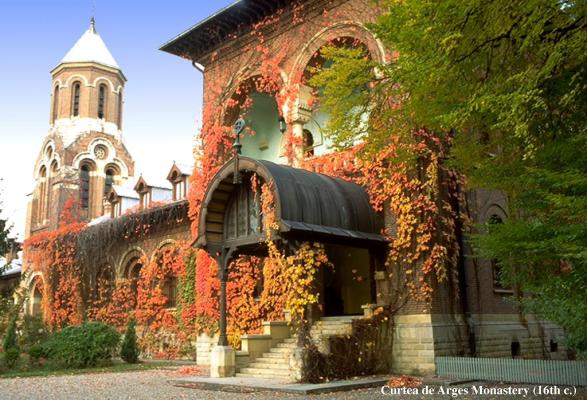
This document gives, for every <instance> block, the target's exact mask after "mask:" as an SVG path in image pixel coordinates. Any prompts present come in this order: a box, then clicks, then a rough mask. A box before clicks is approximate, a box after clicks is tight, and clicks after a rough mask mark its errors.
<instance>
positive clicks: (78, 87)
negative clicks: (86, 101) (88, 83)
mask: <svg viewBox="0 0 587 400" xmlns="http://www.w3.org/2000/svg"><path fill="white" fill-rule="evenodd" d="M80 90H81V84H80V83H79V82H75V83H74V84H73V93H72V95H73V102H72V107H71V110H72V112H71V113H72V114H73V116H74V117H77V116H78V115H79V97H80Z"/></svg>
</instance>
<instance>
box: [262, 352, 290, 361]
mask: <svg viewBox="0 0 587 400" xmlns="http://www.w3.org/2000/svg"><path fill="white" fill-rule="evenodd" d="M263 358H274V359H278V360H289V354H287V353H283V352H275V353H271V350H269V352H268V353H263Z"/></svg>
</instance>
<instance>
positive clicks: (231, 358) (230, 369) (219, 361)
mask: <svg viewBox="0 0 587 400" xmlns="http://www.w3.org/2000/svg"><path fill="white" fill-rule="evenodd" d="M235 374H236V351H234V349H233V348H232V347H231V346H216V347H214V348H213V349H212V351H211V352H210V376H211V377H212V378H224V377H228V376H235Z"/></svg>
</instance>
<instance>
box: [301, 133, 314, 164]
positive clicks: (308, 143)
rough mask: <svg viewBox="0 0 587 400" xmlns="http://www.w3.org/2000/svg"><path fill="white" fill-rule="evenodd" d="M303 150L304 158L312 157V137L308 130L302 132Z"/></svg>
mask: <svg viewBox="0 0 587 400" xmlns="http://www.w3.org/2000/svg"><path fill="white" fill-rule="evenodd" d="M303 150H304V157H313V156H314V135H312V132H310V131H309V130H308V129H304V132H303Z"/></svg>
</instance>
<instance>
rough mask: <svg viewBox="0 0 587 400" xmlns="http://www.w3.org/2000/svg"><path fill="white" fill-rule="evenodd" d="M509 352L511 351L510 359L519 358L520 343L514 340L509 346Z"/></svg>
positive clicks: (520, 351)
mask: <svg viewBox="0 0 587 400" xmlns="http://www.w3.org/2000/svg"><path fill="white" fill-rule="evenodd" d="M511 350H512V358H515V357H519V356H520V354H521V353H522V346H521V345H520V342H518V341H517V340H514V341H513V342H512V345H511Z"/></svg>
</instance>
